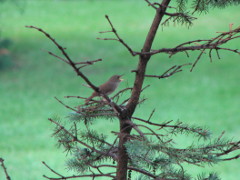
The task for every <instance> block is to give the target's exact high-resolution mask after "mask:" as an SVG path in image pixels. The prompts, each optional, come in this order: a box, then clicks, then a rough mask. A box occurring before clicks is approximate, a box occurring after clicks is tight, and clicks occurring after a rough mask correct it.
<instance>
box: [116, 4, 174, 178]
mask: <svg viewBox="0 0 240 180" xmlns="http://www.w3.org/2000/svg"><path fill="white" fill-rule="evenodd" d="M170 1H171V0H163V1H162V3H161V6H160V7H159V8H158V9H157V10H156V15H155V17H154V19H153V22H152V25H151V27H150V30H149V32H148V35H147V37H146V41H145V43H144V46H143V49H142V52H150V50H151V47H152V43H153V40H154V38H155V35H156V33H157V30H158V27H159V25H160V22H161V21H162V18H163V16H164V14H165V11H166V9H167V7H168V4H169V3H170ZM150 58H151V56H150V55H143V56H139V63H138V67H137V70H136V77H135V82H134V86H133V90H132V94H131V97H130V99H129V101H128V104H127V105H126V112H125V113H126V114H127V115H125V116H122V117H123V118H120V134H119V144H118V162H117V180H126V179H127V170H128V169H127V166H128V154H127V151H126V148H125V146H124V144H125V143H126V142H127V141H128V138H129V135H130V132H131V130H132V127H131V126H130V125H129V124H128V123H127V122H129V120H130V121H131V119H130V118H131V116H132V115H133V113H134V111H135V109H136V106H137V105H138V102H139V98H140V95H141V91H142V86H143V81H144V76H145V71H146V67H147V63H148V60H149V59H150Z"/></svg>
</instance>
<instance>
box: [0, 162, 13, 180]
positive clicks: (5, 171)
mask: <svg viewBox="0 0 240 180" xmlns="http://www.w3.org/2000/svg"><path fill="white" fill-rule="evenodd" d="M0 163H1V166H2V168H3V171H4V173H5V176H6V179H7V180H11V178H10V176H9V174H8V172H7V168H6V166H5V164H4V159H3V158H0Z"/></svg>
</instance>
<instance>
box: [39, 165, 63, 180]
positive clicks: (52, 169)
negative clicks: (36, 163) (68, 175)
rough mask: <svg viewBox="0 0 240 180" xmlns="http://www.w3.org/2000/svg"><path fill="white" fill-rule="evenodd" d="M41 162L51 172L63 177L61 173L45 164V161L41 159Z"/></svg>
mask: <svg viewBox="0 0 240 180" xmlns="http://www.w3.org/2000/svg"><path fill="white" fill-rule="evenodd" d="M42 163H43V165H44V166H46V167H47V168H48V169H49V170H50V171H51V172H53V173H54V174H56V175H58V176H60V177H62V178H64V176H63V175H61V174H59V173H57V172H56V171H54V170H53V169H52V168H51V167H50V166H49V165H47V163H45V162H44V161H42Z"/></svg>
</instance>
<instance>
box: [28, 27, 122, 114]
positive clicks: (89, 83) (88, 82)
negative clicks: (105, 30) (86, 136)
mask: <svg viewBox="0 0 240 180" xmlns="http://www.w3.org/2000/svg"><path fill="white" fill-rule="evenodd" d="M26 27H27V28H32V29H36V30H38V31H40V32H42V33H43V34H44V35H45V36H46V37H47V38H48V39H50V40H51V41H52V42H53V43H54V44H55V45H56V46H57V48H58V49H59V50H60V51H61V52H62V54H63V56H64V57H65V58H66V60H67V61H68V62H67V64H69V65H70V66H71V67H72V68H73V70H74V71H75V72H76V73H77V75H78V76H80V77H81V78H82V79H83V80H84V81H85V82H86V83H87V84H88V85H89V86H90V87H91V88H92V89H93V90H94V91H95V92H97V93H99V94H100V95H101V96H102V97H103V98H104V99H106V101H107V102H108V104H109V106H111V107H112V108H113V109H114V111H115V112H116V113H117V114H121V112H122V111H121V108H120V107H119V106H118V105H116V104H115V103H114V102H112V101H111V99H110V98H109V97H108V96H107V95H106V94H103V93H102V92H100V91H99V88H98V87H97V86H95V85H94V84H93V83H92V82H91V81H90V80H89V79H88V78H87V76H85V75H84V74H83V73H82V72H81V71H80V68H81V67H80V68H78V67H77V66H76V64H75V63H74V62H73V61H72V59H71V58H70V57H69V55H68V54H67V53H66V51H65V48H63V47H62V46H61V45H60V44H58V42H57V41H56V40H55V39H54V38H53V37H51V36H50V34H48V33H47V32H45V31H44V30H43V29H41V28H38V27H35V26H26ZM84 66H85V65H84Z"/></svg>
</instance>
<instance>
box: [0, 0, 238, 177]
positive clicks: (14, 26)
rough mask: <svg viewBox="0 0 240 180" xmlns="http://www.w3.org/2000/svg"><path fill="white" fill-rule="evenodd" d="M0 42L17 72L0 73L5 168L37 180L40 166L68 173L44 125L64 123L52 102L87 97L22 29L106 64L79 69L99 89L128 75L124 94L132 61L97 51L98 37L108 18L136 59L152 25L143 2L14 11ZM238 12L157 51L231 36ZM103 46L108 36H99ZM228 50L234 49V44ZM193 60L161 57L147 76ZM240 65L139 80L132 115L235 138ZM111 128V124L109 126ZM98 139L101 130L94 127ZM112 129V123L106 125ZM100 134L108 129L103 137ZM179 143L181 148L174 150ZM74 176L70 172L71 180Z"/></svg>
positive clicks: (231, 171) (164, 34)
mask: <svg viewBox="0 0 240 180" xmlns="http://www.w3.org/2000/svg"><path fill="white" fill-rule="evenodd" d="M0 10H1V16H0V24H1V27H3V28H1V30H2V33H1V35H2V36H4V37H9V38H11V39H12V40H13V41H14V45H13V47H12V49H11V52H12V59H13V60H14V67H12V68H10V69H5V70H1V71H0V102H1V105H0V156H1V157H3V158H4V159H5V160H6V165H7V167H8V170H9V173H10V175H11V177H12V178H13V179H16V180H20V179H24V180H33V179H43V178H42V174H51V173H50V172H49V171H48V170H47V169H46V168H45V167H44V166H43V165H41V161H46V162H48V164H49V165H51V166H52V167H53V168H55V169H56V170H57V171H58V172H61V171H64V172H65V173H67V172H66V171H65V169H64V168H65V166H64V165H65V164H64V161H65V159H66V157H65V155H64V154H63V153H62V150H61V149H60V150H59V149H57V148H56V147H55V141H54V139H53V138H51V137H50V136H51V124H50V123H49V122H48V121H47V118H48V117H51V116H53V115H54V114H59V115H62V116H65V115H66V113H68V110H67V109H65V108H64V107H63V106H62V105H61V104H59V103H58V102H56V101H55V100H54V98H53V97H55V96H57V97H59V98H60V99H63V100H64V101H65V102H69V103H72V104H78V103H80V102H77V101H72V100H65V99H64V98H63V97H64V96H65V95H81V96H88V95H89V94H90V92H89V89H88V88H86V87H83V86H81V84H82V83H83V81H82V80H81V79H79V78H78V77H76V76H75V74H74V72H72V70H71V69H70V68H69V67H68V66H67V65H65V64H64V63H62V62H58V60H56V59H54V58H53V57H50V56H49V55H48V54H47V53H46V52H45V50H49V51H52V52H55V53H58V54H60V53H59V52H58V50H57V49H56V48H55V47H54V46H53V44H52V42H50V41H49V40H48V39H47V38H46V37H44V36H43V35H42V34H41V33H39V32H37V31H35V30H33V29H27V28H25V27H24V26H25V25H35V26H38V27H41V28H43V29H45V30H46V31H47V32H49V33H50V34H51V35H52V36H54V38H56V40H57V41H58V42H59V43H61V44H62V45H63V46H64V47H67V52H69V54H70V55H71V57H72V58H73V59H76V60H82V59H96V58H103V59H104V61H103V62H101V63H97V64H96V65H95V66H92V67H89V68H86V69H85V73H86V74H87V75H88V76H89V78H90V79H91V80H92V81H93V82H94V83H96V84H97V85H98V84H100V83H102V82H103V81H104V80H105V79H106V78H108V77H109V76H110V75H112V74H114V73H119V74H122V73H124V74H125V77H124V79H125V82H124V83H122V85H121V88H124V87H126V85H127V83H128V84H130V85H131V83H132V79H133V74H132V73H130V71H131V70H132V69H134V68H135V66H136V63H137V58H132V57H131V56H130V55H129V53H128V52H127V51H126V50H125V48H124V47H122V45H120V44H119V43H116V42H111V41H99V40H96V39H95V38H96V37H105V34H98V32H99V31H104V30H108V29H109V25H108V24H107V21H106V19H105V18H104V15H105V14H108V15H109V16H110V18H111V20H112V21H113V23H114V25H115V27H116V28H117V30H118V32H119V34H120V35H121V36H122V37H123V38H124V39H125V40H126V42H128V43H129V44H130V45H131V47H133V49H136V50H139V49H140V48H141V46H142V43H143V42H144V37H145V35H146V33H147V30H148V27H149V25H150V23H151V20H152V16H153V11H152V9H151V8H150V7H147V6H146V3H143V2H140V1H121V2H119V1H101V2H98V1H69V2H68V1H28V2H26V3H25V4H24V11H23V12H22V13H21V12H19V11H18V10H16V7H15V6H13V5H7V4H4V5H3V6H1V7H0ZM238 17H239V8H238V7H230V8H227V9H226V10H213V12H212V13H210V14H207V15H203V16H202V17H201V18H199V20H196V22H195V25H194V26H193V27H191V28H190V29H188V28H187V27H184V26H183V27H179V26H170V27H165V28H164V30H163V31H161V30H160V31H159V33H158V37H157V39H156V41H155V43H154V47H155V48H157V47H171V46H173V45H177V44H179V43H181V42H184V41H187V40H194V39H205V38H209V37H212V36H215V35H216V33H215V32H217V31H226V30H228V24H229V23H232V22H233V23H235V27H236V26H238V25H239V24H237V23H238V22H239V19H238ZM106 36H107V35H106ZM230 45H231V47H234V48H240V45H239V41H237V40H235V41H234V42H232V43H231V44H230ZM196 57H197V54H192V55H191V56H190V58H187V57H186V56H185V55H183V54H179V55H176V56H173V57H172V58H171V59H168V56H166V55H157V56H155V57H154V58H153V59H152V60H151V62H150V64H149V68H148V70H147V72H148V74H154V73H156V74H161V72H164V71H165V70H166V69H167V68H169V67H170V66H171V65H175V64H181V63H184V62H189V61H191V62H192V61H194V60H195V59H196ZM239 68H240V62H239V56H237V55H236V54H231V53H227V52H221V60H217V57H216V56H215V57H214V61H213V63H210V62H209V59H208V57H207V55H205V56H204V57H203V59H202V60H201V61H200V62H199V64H198V66H197V67H196V69H195V70H194V71H193V72H191V73H190V72H189V68H185V71H184V72H181V73H179V74H176V75H175V76H174V77H171V78H168V79H164V80H157V79H146V82H145V84H151V87H150V88H148V89H147V90H146V91H145V93H144V96H145V97H147V98H148V101H147V102H145V103H144V104H143V105H142V106H141V109H140V110H138V111H137V112H136V113H137V115H139V116H140V117H142V118H144V117H147V116H148V114H150V113H151V110H152V109H153V108H156V109H157V112H156V114H155V116H154V118H155V119H156V121H158V122H161V121H165V120H171V119H173V120H178V119H180V120H181V121H184V122H185V123H190V124H197V125H202V126H207V127H208V128H210V129H211V130H212V131H213V132H214V133H215V134H216V135H219V134H220V133H221V132H222V131H224V130H226V136H228V137H230V138H232V137H235V139H237V138H238V136H239V126H238V124H239V121H240V115H239V106H240V101H239V98H240V93H239V78H240V76H239ZM107 123H109V122H107ZM97 124H98V125H99V128H101V129H103V128H104V127H106V126H103V123H102V122H97ZM109 126H112V127H114V126H116V124H115V123H110V124H108V127H109ZM106 131H107V129H106ZM180 143H181V142H180ZM239 165H240V162H239V161H232V162H225V163H221V164H219V165H217V166H214V167H208V166H206V167H205V168H202V169H200V170H199V168H197V169H193V170H192V171H193V172H199V171H200V172H201V171H206V172H208V171H212V170H213V171H217V172H219V173H220V175H221V177H222V178H223V179H227V180H235V179H236V177H237V176H238V173H239V172H238V171H237V168H238V167H239ZM70 173H71V172H70ZM3 178H4V175H3V171H2V170H0V179H3Z"/></svg>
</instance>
